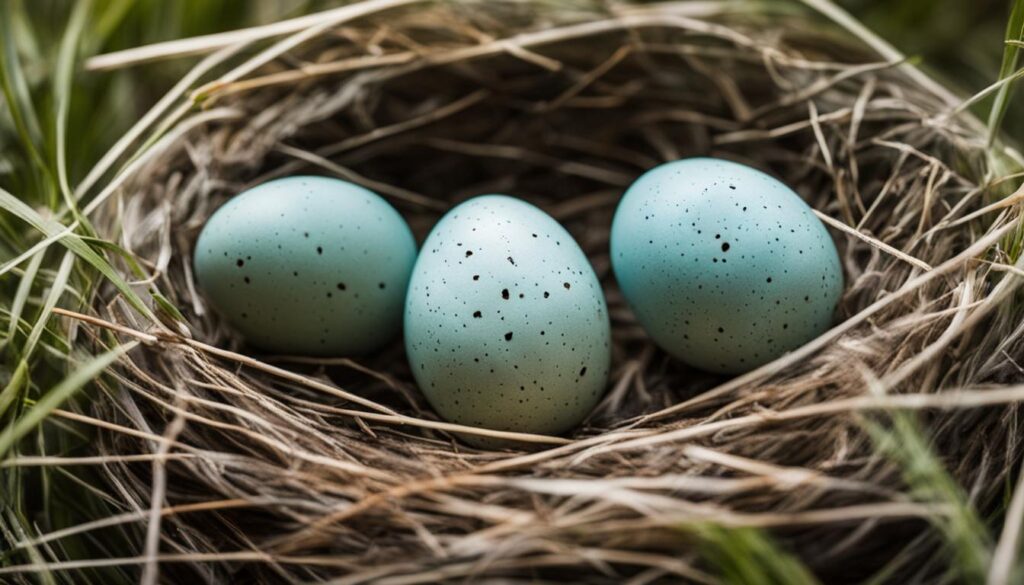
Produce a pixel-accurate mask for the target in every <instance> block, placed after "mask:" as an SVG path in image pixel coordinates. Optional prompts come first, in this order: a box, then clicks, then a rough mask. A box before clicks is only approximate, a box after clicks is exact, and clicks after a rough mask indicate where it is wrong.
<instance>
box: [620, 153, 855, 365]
mask: <svg viewBox="0 0 1024 585" xmlns="http://www.w3.org/2000/svg"><path fill="white" fill-rule="evenodd" d="M611 254H612V266H613V268H614V271H615V276H616V279H617V280H618V283H619V287H620V288H621V289H622V292H623V294H624V295H625V297H626V299H627V300H628V302H629V304H630V306H631V307H632V309H633V311H634V312H635V313H636V316H637V319H638V320H639V321H640V323H641V324H642V325H643V326H644V328H645V329H646V330H647V332H648V333H649V334H650V336H651V337H652V338H653V339H654V341H655V343H657V344H658V345H659V346H661V347H662V348H663V349H665V350H666V351H667V352H669V353H670V354H672V355H674V356H675V357H677V358H679V359H680V360H682V361H684V362H686V363H688V364H691V365H693V366H696V367H698V368H701V369H704V370H709V371H713V372H720V373H740V372H744V371H747V370H751V369H753V368H755V367H757V366H759V365H762V364H764V363H767V362H769V361H771V360H773V359H775V358H777V357H779V356H781V355H782V354H784V353H786V352H788V351H790V350H792V349H795V348H797V347H799V346H801V345H803V344H804V343H806V342H808V341H810V340H811V339H813V338H814V337H816V336H818V335H819V334H821V333H823V332H824V331H825V330H827V329H828V328H829V326H830V325H831V323H832V316H833V313H834V311H835V307H836V304H837V302H838V300H839V297H840V295H841V294H842V290H843V274H842V269H841V267H840V263H839V255H838V253H837V252H836V248H835V244H834V243H833V242H832V239H831V237H829V234H828V232H827V231H826V230H825V226H824V225H823V224H822V223H821V221H820V220H819V219H818V218H817V217H815V215H814V213H813V211H812V210H811V208H810V207H809V206H808V205H807V204H806V203H804V201H803V200H802V199H800V197H799V196H798V195H797V194H796V193H794V192H793V191H792V190H791V189H790V188H789V187H787V186H786V185H784V184H783V183H781V182H779V181H778V180H776V179H774V178H772V177H770V176H769V175H767V174H765V173H763V172H761V171H758V170H756V169H753V168H750V167H748V166H745V165H741V164H737V163H734V162H729V161H725V160H718V159H711V158H693V159H686V160H679V161H675V162H671V163H667V164H663V165H661V166H658V167H656V168H654V169H652V170H650V171H648V172H647V173H645V174H644V175H643V176H641V177H640V178H639V179H638V180H637V181H636V182H635V183H633V185H632V186H630V188H629V190H628V191H626V194H625V195H624V196H623V198H622V201H621V202H620V203H619V207H618V209H617V210H616V212H615V219H614V221H613V223H612V233H611Z"/></svg>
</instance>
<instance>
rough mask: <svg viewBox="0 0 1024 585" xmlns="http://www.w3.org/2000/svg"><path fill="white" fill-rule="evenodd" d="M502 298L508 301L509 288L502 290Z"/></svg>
mask: <svg viewBox="0 0 1024 585" xmlns="http://www.w3.org/2000/svg"><path fill="white" fill-rule="evenodd" d="M501 298H503V299H505V300H506V301H507V300H508V289H507V288H503V289H501Z"/></svg>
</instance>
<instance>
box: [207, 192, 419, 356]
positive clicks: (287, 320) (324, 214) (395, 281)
mask: <svg viewBox="0 0 1024 585" xmlns="http://www.w3.org/2000/svg"><path fill="white" fill-rule="evenodd" d="M194 254H195V256H194V262H193V263H194V266H195V275H196V280H197V283H198V285H199V287H200V288H201V290H202V291H203V292H204V294H205V295H206V297H207V298H208V299H209V301H210V303H211V304H212V305H213V307H214V308H215V309H216V310H217V312H218V313H219V314H220V315H222V316H223V317H225V318H226V319H227V320H228V322H229V323H230V324H231V325H232V326H233V327H234V328H235V329H236V330H237V331H238V332H240V333H241V334H242V335H243V336H244V337H245V338H246V340H247V341H248V342H249V343H251V344H252V345H253V346H256V347H258V348H260V349H262V350H265V351H272V352H277V353H285V354H304V355H338V356H343V355H352V354H361V353H366V352H368V351H372V350H373V349H376V348H378V347H380V346H381V345H383V344H384V343H386V342H387V341H388V340H390V339H392V338H394V336H395V335H396V334H397V333H398V332H399V330H400V329H401V322H402V308H403V303H404V301H405V291H406V287H407V285H408V282H409V275H410V274H411V272H412V267H413V264H414V263H415V261H416V242H415V240H414V239H413V235H412V232H411V231H410V230H409V226H408V225H407V224H406V223H405V220H404V219H402V216H401V215H399V214H398V212H397V211H396V210H395V209H394V208H393V207H391V205H389V204H388V203H387V202H386V201H385V200H384V199H382V198H381V197H379V196H378V195H376V194H375V193H373V192H371V191H369V190H367V189H364V188H363V187H360V186H358V185H353V184H351V183H348V182H345V181H340V180H337V179H331V178H327V177H313V176H308V177H289V178H284V179H278V180H275V181H271V182H268V183H264V184H262V185H259V186H257V187H254V188H252V189H249V190H248V191H245V192H243V193H241V194H239V195H237V196H235V197H233V198H232V199H231V200H229V201H228V202H227V203H225V204H224V205H223V206H222V207H221V208H220V209H218V210H217V211H216V212H215V213H214V214H213V216H212V217H210V219H209V220H208V221H207V222H206V225H205V226H204V227H203V230H202V233H200V235H199V239H198V241H197V242H196V247H195V252H194Z"/></svg>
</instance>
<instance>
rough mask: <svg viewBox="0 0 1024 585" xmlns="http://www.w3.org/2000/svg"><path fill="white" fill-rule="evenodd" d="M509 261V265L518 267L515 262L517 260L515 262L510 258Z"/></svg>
mask: <svg viewBox="0 0 1024 585" xmlns="http://www.w3.org/2000/svg"><path fill="white" fill-rule="evenodd" d="M507 260H508V263H509V264H511V265H512V266H515V265H516V261H515V260H513V259H512V257H511V256H509V257H508V258H507Z"/></svg>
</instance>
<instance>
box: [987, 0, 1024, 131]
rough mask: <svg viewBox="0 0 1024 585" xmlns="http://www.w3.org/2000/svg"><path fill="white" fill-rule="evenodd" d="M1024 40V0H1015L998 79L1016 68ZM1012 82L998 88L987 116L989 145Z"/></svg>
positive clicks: (1008, 96)
mask: <svg viewBox="0 0 1024 585" xmlns="http://www.w3.org/2000/svg"><path fill="white" fill-rule="evenodd" d="M1021 42H1024V0H1016V2H1014V3H1013V10H1012V11H1011V12H1010V20H1009V22H1007V24H1006V46H1005V47H1004V48H1003V63H1002V65H1001V66H1000V68H999V79H1007V78H1009V77H1010V76H1011V75H1013V72H1014V71H1016V69H1017V66H1018V65H1017V64H1018V62H1019V61H1020V50H1021V49H1020V44H1019V43H1021ZM1013 88H1014V84H1013V83H1012V82H1010V83H1007V84H1006V85H1003V86H1002V87H1000V88H999V93H997V94H996V98H995V101H994V102H993V104H992V110H991V111H990V112H989V117H988V144H989V146H990V147H991V146H992V145H993V144H994V143H995V140H996V137H997V136H998V135H999V128H1000V127H1001V126H1002V125H1003V118H1005V117H1006V110H1007V109H1008V107H1009V103H1010V98H1011V97H1012V96H1013Z"/></svg>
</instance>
